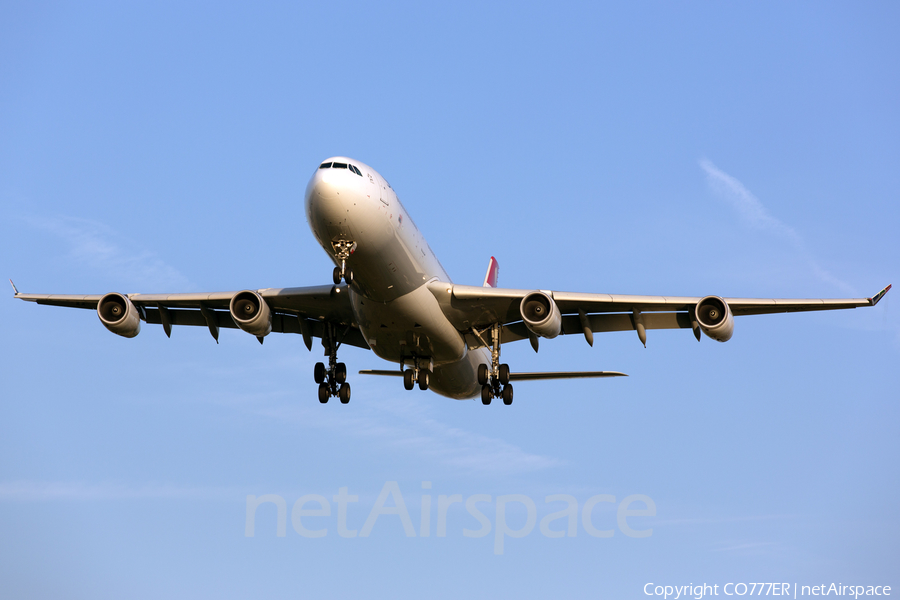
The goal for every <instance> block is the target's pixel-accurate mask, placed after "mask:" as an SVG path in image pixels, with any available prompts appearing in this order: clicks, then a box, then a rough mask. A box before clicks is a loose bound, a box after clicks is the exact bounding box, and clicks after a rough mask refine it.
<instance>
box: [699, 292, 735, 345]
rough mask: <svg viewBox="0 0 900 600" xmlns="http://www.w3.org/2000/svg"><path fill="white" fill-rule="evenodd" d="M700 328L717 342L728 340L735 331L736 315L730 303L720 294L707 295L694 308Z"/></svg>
mask: <svg viewBox="0 0 900 600" xmlns="http://www.w3.org/2000/svg"><path fill="white" fill-rule="evenodd" d="M694 310H695V312H696V315H697V324H698V325H700V330H701V331H702V332H703V333H705V334H706V335H707V336H709V337H711V338H712V339H714V340H716V341H717V342H727V341H728V340H730V339H731V335H732V334H733V333H734V315H732V314H731V308H730V307H729V306H728V303H727V302H725V300H723V299H722V298H719V297H718V296H707V297H706V298H704V299H702V300H701V301H700V302H698V303H697V306H696V308H695V309H694Z"/></svg>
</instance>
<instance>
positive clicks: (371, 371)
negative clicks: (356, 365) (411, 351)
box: [359, 369, 403, 377]
mask: <svg viewBox="0 0 900 600" xmlns="http://www.w3.org/2000/svg"><path fill="white" fill-rule="evenodd" d="M359 374H360V375H386V376H388V377H403V371H399V370H397V369H392V370H390V371H384V370H381V369H363V370H362V371H360V372H359Z"/></svg>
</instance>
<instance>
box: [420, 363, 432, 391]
mask: <svg viewBox="0 0 900 600" xmlns="http://www.w3.org/2000/svg"><path fill="white" fill-rule="evenodd" d="M429 383H431V372H430V371H428V369H419V389H420V390H422V391H423V392H424V391H425V390H427V389H428V384H429Z"/></svg>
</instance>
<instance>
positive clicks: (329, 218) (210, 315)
mask: <svg viewBox="0 0 900 600" xmlns="http://www.w3.org/2000/svg"><path fill="white" fill-rule="evenodd" d="M305 203H306V216H307V219H308V221H309V226H310V228H311V229H312V232H313V235H315V236H316V239H317V240H318V242H319V244H321V246H322V248H324V249H325V252H327V253H328V255H329V256H330V257H331V259H332V260H333V261H334V263H335V265H337V266H336V267H335V268H334V273H333V284H328V285H320V286H314V287H299V288H281V289H273V288H266V289H261V290H243V291H238V292H218V293H208V294H119V293H110V294H106V295H103V296H101V295H92V296H91V295H89V296H81V295H56V294H20V293H19V292H18V290H16V289H15V285H13V290H14V292H15V294H16V297H17V298H20V299H22V300H27V301H30V302H37V303H38V304H51V305H55V306H70V307H75V308H88V309H91V310H96V311H97V314H98V315H99V316H100V322H101V323H103V325H104V326H105V327H106V328H107V329H109V330H110V331H112V332H113V333H115V334H118V335H121V336H124V337H129V338H130V337H134V336H136V335H137V334H138V333H139V332H140V330H141V321H144V322H146V323H158V324H161V325H162V327H163V330H164V331H165V333H166V335H167V336H171V333H172V326H173V325H199V326H206V327H208V328H209V332H210V333H211V334H212V336H213V338H215V339H216V341H218V339H219V330H220V329H221V328H223V327H224V328H240V329H243V330H244V331H246V332H247V333H249V334H251V335H254V336H256V337H257V338H259V341H260V343H262V341H263V339H264V338H265V336H267V335H269V334H270V333H272V332H278V333H299V334H301V335H302V336H303V340H304V342H305V343H306V347H307V348H309V349H310V350H311V349H312V339H313V338H314V337H316V338H321V340H322V346H323V347H324V348H325V355H326V356H327V357H328V364H327V366H326V365H325V364H324V363H321V362H320V363H317V364H316V366H315V370H314V378H315V381H316V383H317V384H319V401H320V402H322V403H325V402H328V400H329V398H331V397H333V396H336V397H338V398H340V401H341V402H342V403H344V404H346V403H347V402H349V401H350V384H349V383H347V368H346V366H345V365H344V363H341V362H338V358H337V352H338V349H339V348H340V346H341V345H342V344H350V345H352V346H358V347H360V348H366V349H371V350H372V351H373V352H374V353H375V354H376V355H377V356H379V357H380V358H383V359H384V360H387V361H390V362H393V363H397V364H399V369H395V370H389V371H360V373H364V374H371V375H396V376H399V377H402V378H403V386H404V387H405V388H406V389H407V390H411V389H413V388H414V387H415V386H416V384H418V386H419V388H420V389H422V390H427V389H431V390H433V391H435V392H437V393H438V394H442V395H444V396H448V397H450V398H457V399H470V398H476V397H478V396H479V395H480V396H481V401H482V402H483V403H484V404H490V403H491V400H492V399H493V398H498V397H499V398H502V399H503V402H504V404H512V400H513V387H512V384H511V383H510V382H511V381H514V380H525V379H557V378H573V377H615V376H621V375H624V373H618V372H615V371H575V372H556V373H516V372H511V371H510V369H509V366H508V365H506V364H504V363H501V362H500V347H501V344H503V343H508V342H513V341H516V340H523V339H526V338H527V339H529V340H530V341H531V345H532V346H533V347H534V349H535V351H537V349H538V340H539V339H540V338H548V339H552V338H555V337H556V336H558V335H561V334H573V333H580V334H582V335H584V337H585V340H587V343H588V344H590V345H593V340H594V333H595V332H601V331H622V330H634V331H636V332H637V335H638V337H639V338H640V340H641V342H642V343H644V344H645V345H646V335H647V333H646V332H647V330H648V329H678V328H683V329H691V330H693V333H694V336H695V337H696V338H697V340H698V341H699V340H700V335H701V332H702V333H703V334H705V335H707V336H709V337H710V338H712V339H714V340H717V341H720V342H725V341H728V340H729V339H730V338H731V335H732V333H733V331H734V317H735V316H742V315H759V314H768V313H780V312H797V311H809V310H829V309H838V308H855V307H858V306H874V305H875V304H876V303H878V301H879V300H880V299H881V297H882V296H884V294H885V293H887V291H888V290H889V289H890V287H891V286H887V287H886V288H884V289H883V290H881V291H880V292H879V293H878V294H876V295H875V296H873V297H872V298H848V299H826V300H823V299H818V300H816V299H813V300H779V299H752V298H750V299H748V298H721V297H719V296H706V297H704V298H678V297H670V296H620V295H610V294H583V293H572V292H553V291H545V290H512V289H503V288H498V287H497V272H498V267H497V262H496V260H494V258H493V257H492V258H491V260H490V263H489V266H488V271H487V275H486V276H485V278H484V284H483V285H482V286H481V287H475V286H467V285H456V284H454V283H453V282H452V281H451V280H450V277H449V276H448V275H447V272H446V271H444V268H443V267H442V266H441V263H440V262H438V259H437V257H436V256H435V255H434V253H433V252H432V251H431V248H429V247H428V244H427V243H426V242H425V239H424V238H423V237H422V234H421V233H420V232H419V230H418V229H417V228H416V226H415V224H414V223H413V221H412V219H411V218H410V217H409V215H408V214H407V212H406V209H405V208H404V207H403V205H402V204H401V203H400V200H399V199H398V198H397V194H395V193H394V190H393V189H392V188H391V186H390V184H389V183H388V182H387V181H386V180H385V179H384V178H383V177H382V176H381V175H379V174H378V173H377V172H376V171H375V170H374V169H372V168H371V167H369V166H367V165H364V164H363V163H361V162H359V161H356V160H353V159H350V158H346V157H342V156H336V157H334V158H329V159H327V160H326V161H324V162H323V163H322V164H320V165H319V167H318V168H317V169H316V172H315V173H314V174H313V176H312V178H311V179H310V180H309V184H308V185H307V187H306V199H305ZM10 283H12V282H10Z"/></svg>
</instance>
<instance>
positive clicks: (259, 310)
mask: <svg viewBox="0 0 900 600" xmlns="http://www.w3.org/2000/svg"><path fill="white" fill-rule="evenodd" d="M228 309H229V310H230V311H231V318H232V319H234V323H235V324H236V325H237V326H238V327H240V328H241V329H243V330H244V331H246V332H247V333H250V334H253V335H255V336H256V337H263V336H267V335H269V334H270V333H271V332H272V311H271V310H269V305H268V304H266V301H265V300H263V297H262V296H260V295H259V294H258V293H256V292H253V291H251V290H244V291H243V292H238V293H237V294H235V295H234V297H233V298H232V299H231V304H229V306H228Z"/></svg>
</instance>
